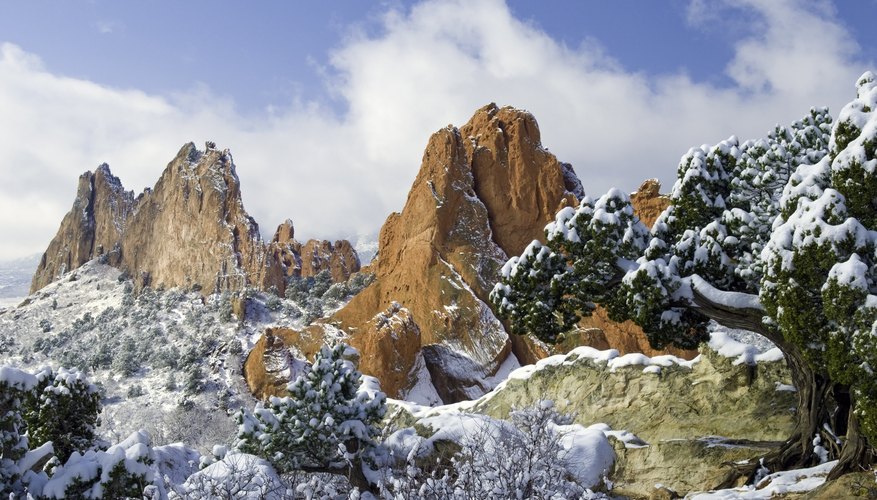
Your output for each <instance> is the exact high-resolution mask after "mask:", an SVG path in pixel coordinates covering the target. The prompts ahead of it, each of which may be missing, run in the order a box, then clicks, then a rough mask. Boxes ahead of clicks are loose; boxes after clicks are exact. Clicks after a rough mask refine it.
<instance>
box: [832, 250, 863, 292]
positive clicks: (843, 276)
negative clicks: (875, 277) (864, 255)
mask: <svg viewBox="0 0 877 500" xmlns="http://www.w3.org/2000/svg"><path fill="white" fill-rule="evenodd" d="M867 276H868V265H867V264H865V263H864V262H862V259H861V257H859V255H858V254H855V253H854V254H852V255H851V256H850V258H849V259H847V260H846V261H845V262H838V263H837V264H835V265H834V266H832V268H831V270H830V271H829V272H828V280H829V281H830V280H837V282H838V283H840V284H842V285H847V286H851V287H853V288H858V289H860V290H864V291H865V292H867V291H868V279H867ZM825 286H826V287H827V286H828V281H826V283H825Z"/></svg>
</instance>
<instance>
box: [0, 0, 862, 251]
mask: <svg viewBox="0 0 877 500" xmlns="http://www.w3.org/2000/svg"><path fill="white" fill-rule="evenodd" d="M252 5H254V4H253V3H245V2H231V1H228V2H224V1H211V2H208V1H186V2H176V1H174V2H172V1H155V2H110V1H98V0H95V1H90V2H85V1H82V2H75V1H64V2H62V1H45V0H34V1H7V2H2V3H0V44H2V45H0V110H4V111H3V112H0V175H2V176H3V178H4V179H6V180H7V182H4V183H3V184H2V185H0V228H2V229H3V231H4V235H6V236H8V237H4V239H3V241H2V242H0V259H7V258H13V257H18V256H22V255H27V254H30V253H34V252H37V251H41V250H42V249H44V248H45V246H46V244H47V243H48V240H49V239H50V238H51V237H52V235H53V234H54V231H55V229H56V228H57V225H58V223H59V222H60V219H61V217H62V216H63V214H64V213H65V212H66V211H67V210H68V209H69V206H70V204H71V203H72V201H73V200H72V198H73V195H74V189H75V185H76V178H77V176H78V175H79V174H80V173H82V172H83V171H85V170H89V169H93V168H94V167H95V166H96V165H98V164H100V163H101V162H108V163H109V164H110V166H111V168H112V169H113V171H114V172H115V173H116V174H117V175H119V176H120V177H121V179H122V181H123V183H124V184H125V185H126V187H127V188H129V189H134V190H135V191H138V192H139V191H140V190H141V189H142V188H143V187H146V186H147V185H151V184H152V183H153V182H154V181H155V180H156V179H157V178H158V175H159V174H160V172H161V170H162V169H163V167H164V165H165V164H166V163H167V162H168V161H169V160H170V159H171V158H172V156H173V155H174V153H175V152H176V151H177V149H178V148H179V147H180V146H181V145H182V144H183V143H184V142H187V141H190V140H192V141H195V142H196V144H201V143H203V141H205V140H215V141H216V142H217V143H218V144H219V145H220V147H228V148H230V149H231V150H232V151H233V153H234V154H235V160H236V163H237V165H238V174H239V175H240V177H241V182H242V184H243V192H244V202H245V204H246V206H247V208H248V210H249V211H250V213H251V214H252V215H254V216H255V217H256V219H257V220H258V221H259V223H260V225H261V226H262V228H263V233H270V232H272V230H273V228H274V227H275V226H276V225H277V224H278V223H279V222H280V221H282V220H283V219H285V218H287V217H288V218H291V219H292V220H293V221H294V222H295V224H296V228H297V234H298V235H299V237H300V238H304V239H306V238H309V237H321V238H338V237H347V238H351V239H357V238H359V237H363V238H368V237H369V236H372V235H374V234H375V233H376V232H377V230H378V229H379V227H380V225H381V224H382V222H383V220H384V219H385V218H386V216H387V215H388V214H389V213H390V212H391V211H393V210H399V209H400V208H401V207H402V204H403V203H404V199H405V195H406V193H407V190H408V187H409V186H410V184H411V182H412V181H413V179H414V176H415V175H416V173H417V169H418V167H419V161H420V155H421V153H422V149H423V147H424V146H425V144H426V141H427V139H428V137H429V134H430V133H431V132H433V131H435V130H437V129H439V128H440V127H442V126H444V125H445V124H447V123H453V124H456V125H462V124H463V123H465V121H466V120H467V119H468V118H469V116H471V114H472V112H473V111H474V110H475V109H477V108H478V107H480V106H481V105H483V104H486V103H487V102H491V101H496V102H497V103H499V104H501V105H513V106H516V107H520V108H524V109H528V110H530V111H532V112H533V113H534V115H535V116H536V118H537V120H539V122H540V125H541V128H542V133H543V144H544V145H545V146H546V147H548V148H549V149H551V150H552V151H553V152H554V153H555V154H557V156H558V157H559V158H560V159H561V160H562V161H568V162H571V163H572V164H573V165H574V167H575V168H576V171H577V172H578V174H579V176H580V177H581V178H582V180H583V182H584V185H585V188H586V190H587V191H588V192H589V193H590V194H599V193H600V192H602V191H605V190H606V189H607V188H608V187H610V186H618V187H621V188H623V189H626V190H633V189H635V188H636V187H637V186H638V184H639V182H640V181H642V180H643V179H645V178H649V177H657V178H659V179H661V180H662V181H663V182H664V184H665V187H666V188H667V189H669V187H670V183H672V181H673V174H674V172H675V167H676V163H677V162H678V159H679V157H680V156H681V155H682V154H684V153H685V151H686V150H687V149H688V147H691V146H695V145H700V144H702V143H715V142H717V141H719V140H721V139H723V138H725V137H727V136H729V135H731V134H736V135H738V136H739V137H741V138H743V139H746V138H754V137H757V136H759V135H763V134H764V133H765V132H767V130H769V129H770V128H772V126H773V125H774V124H775V123H778V122H783V123H785V122H789V121H792V120H794V119H795V118H797V117H800V116H803V115H804V114H806V112H807V110H808V109H809V107H810V106H813V105H820V106H821V105H829V106H830V107H831V108H832V110H833V111H835V112H836V111H837V110H838V109H839V107H840V106H841V105H843V104H844V103H845V102H846V101H848V100H850V99H851V98H852V97H853V82H854V80H855V78H856V77H857V76H859V75H860V74H861V73H862V72H864V71H865V70H869V69H871V70H873V69H877V68H875V67H874V58H873V56H872V54H873V53H874V48H875V47H877V31H875V30H874V29H873V28H872V27H871V26H869V23H871V22H873V20H874V19H877V0H861V1H856V2H839V3H837V4H834V3H831V2H821V1H819V2H813V1H805V0H800V1H797V0H712V1H711V0H666V1H646V0H640V1H633V0H615V1H612V2H608V1H592V0H584V1H578V2H572V1H550V0H548V1H545V2H532V1H509V2H507V3H504V2H502V1H501V0H471V1H464V0H449V1H441V2H438V1H427V2H365V1H353V0H343V1H333V2H309V3H304V2H279V1H278V2H261V3H258V4H256V5H258V8H253V7H252Z"/></svg>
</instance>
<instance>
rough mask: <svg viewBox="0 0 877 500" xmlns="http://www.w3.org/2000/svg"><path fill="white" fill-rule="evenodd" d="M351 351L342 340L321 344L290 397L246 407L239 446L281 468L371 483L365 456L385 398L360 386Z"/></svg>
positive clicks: (292, 386)
mask: <svg viewBox="0 0 877 500" xmlns="http://www.w3.org/2000/svg"><path fill="white" fill-rule="evenodd" d="M351 350H352V348H351V347H349V346H347V345H345V344H342V343H339V344H336V345H335V346H334V347H331V348H330V347H327V346H323V348H321V349H320V351H319V352H317V354H316V355H315V356H314V362H313V364H311V365H308V366H307V367H306V369H305V370H304V372H303V373H301V374H300V375H299V376H298V378H296V380H295V381H293V382H292V383H291V384H289V386H288V389H289V396H287V397H282V398H278V397H272V398H271V399H270V400H269V402H268V404H267V405H265V404H263V403H257V405H256V408H255V409H254V410H253V412H252V413H250V412H248V411H246V410H242V411H241V413H240V416H239V419H238V422H239V424H240V426H239V431H238V444H237V447H238V449H240V450H241V451H242V452H244V453H251V454H253V455H257V456H261V457H264V458H266V459H267V460H268V461H270V462H271V463H272V464H273V465H274V466H275V467H276V468H277V470H278V471H279V472H281V473H285V472H290V471H294V470H301V471H306V472H328V473H333V474H341V475H344V476H347V477H348V478H350V480H351V483H352V484H353V485H354V486H357V487H359V488H360V489H368V488H370V485H369V483H368V481H367V480H366V479H365V476H364V474H363V471H362V458H363V454H364V453H365V452H366V451H367V450H369V449H370V448H371V447H372V446H373V445H374V444H375V442H374V438H375V437H376V436H377V435H378V434H379V433H380V431H379V429H378V427H377V424H378V422H379V421H380V420H381V418H383V416H384V413H385V411H386V406H385V401H386V398H385V396H384V394H383V393H381V392H377V393H373V394H370V393H369V392H367V391H363V390H361V380H360V379H361V377H362V376H361V374H360V373H359V371H358V370H356V368H355V367H354V366H353V363H352V362H350V361H349V360H348V359H346V358H347V357H348V355H350V354H352V353H351V352H350V351H351Z"/></svg>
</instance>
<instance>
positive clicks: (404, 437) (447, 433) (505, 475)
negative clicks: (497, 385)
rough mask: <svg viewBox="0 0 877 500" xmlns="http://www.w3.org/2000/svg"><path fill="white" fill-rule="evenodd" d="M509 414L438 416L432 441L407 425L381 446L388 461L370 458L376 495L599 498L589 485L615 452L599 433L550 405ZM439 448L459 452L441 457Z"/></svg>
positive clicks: (598, 478) (597, 479)
mask: <svg viewBox="0 0 877 500" xmlns="http://www.w3.org/2000/svg"><path fill="white" fill-rule="evenodd" d="M510 417H511V422H510V423H509V422H505V421H500V420H494V419H491V418H489V417H485V416H483V415H442V416H440V417H437V419H436V420H435V421H434V422H433V424H436V425H437V426H439V430H438V432H437V433H436V435H434V436H433V437H431V438H428V439H425V438H422V437H420V436H418V435H417V434H416V433H415V432H414V429H410V428H409V429H403V430H401V431H397V432H396V433H394V434H392V435H391V436H390V437H389V438H388V439H387V441H385V445H386V451H387V452H389V457H387V456H386V455H385V456H384V457H383V460H381V458H380V457H379V458H378V460H377V461H376V462H377V463H380V462H382V461H383V463H382V464H381V465H382V466H383V467H384V470H383V474H384V477H383V480H382V485H381V486H382V491H381V495H382V497H383V498H388V499H403V498H428V499H444V498H450V499H459V500H468V499H497V500H498V499H508V498H527V499H566V498H601V497H602V496H601V495H600V494H595V493H593V492H591V490H590V489H589V488H592V487H595V486H597V485H599V483H600V481H601V480H602V477H603V475H604V474H605V473H606V471H607V470H606V469H608V468H609V467H610V466H611V465H612V462H613V461H614V453H613V451H612V447H611V445H609V443H608V441H607V440H606V438H605V436H604V435H603V434H602V433H601V432H600V431H597V430H592V429H584V428H582V427H580V426H574V425H571V423H572V419H571V417H569V416H566V415H561V414H560V413H558V412H557V411H556V410H555V408H554V404H553V403H552V402H551V401H538V402H537V403H536V404H535V405H534V406H532V407H529V408H524V409H517V410H513V411H512V412H511V414H510ZM442 443H444V446H443V447H442V448H443V449H453V448H455V447H456V449H457V450H458V451H456V452H455V453H453V455H452V456H451V457H450V458H449V457H446V456H445V457H442V456H441V453H440V452H439V451H438V447H439V445H440V444H442ZM449 443H453V444H454V445H455V446H454V445H450V444H449ZM388 458H389V461H385V460H387V459H388ZM400 458H401V460H398V459H400ZM378 473H380V472H378Z"/></svg>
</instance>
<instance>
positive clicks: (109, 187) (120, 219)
mask: <svg viewBox="0 0 877 500" xmlns="http://www.w3.org/2000/svg"><path fill="white" fill-rule="evenodd" d="M133 208H134V193H133V192H131V191H125V189H124V188H123V187H122V183H121V182H120V181H119V179H118V178H117V177H115V176H114V175H113V174H112V173H111V172H110V168H109V166H107V165H106V164H103V165H101V166H99V167H98V168H97V169H96V170H95V171H94V173H92V172H86V173H84V174H82V175H81V176H80V177H79V185H78V187H77V189H76V199H75V200H74V201H73V207H72V208H71V209H70V212H68V213H67V215H65V216H64V219H63V220H62V221H61V227H59V228H58V233H57V235H56V236H55V238H54V239H53V240H52V242H51V243H50V244H49V247H48V248H47V249H46V251H45V253H43V257H42V259H41V260H40V263H39V265H38V266H37V269H36V272H35V273H34V276H33V280H32V282H31V287H30V293H33V292H35V291H37V290H39V289H40V288H42V287H44V286H46V285H48V284H49V283H51V282H52V281H54V280H55V279H57V278H58V277H59V276H60V275H62V274H64V273H65V272H67V271H70V270H73V269H76V268H77V267H79V266H81V265H82V264H85V263H86V262H88V261H89V260H91V259H93V258H95V257H99V256H102V255H107V256H108V258H109V255H108V254H109V253H113V258H114V259H118V258H119V255H118V253H119V247H120V245H121V242H122V235H123V234H124V232H125V227H126V226H127V224H128V218H129V217H130V215H131V212H132V211H133Z"/></svg>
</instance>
